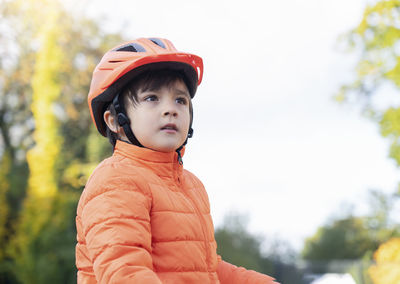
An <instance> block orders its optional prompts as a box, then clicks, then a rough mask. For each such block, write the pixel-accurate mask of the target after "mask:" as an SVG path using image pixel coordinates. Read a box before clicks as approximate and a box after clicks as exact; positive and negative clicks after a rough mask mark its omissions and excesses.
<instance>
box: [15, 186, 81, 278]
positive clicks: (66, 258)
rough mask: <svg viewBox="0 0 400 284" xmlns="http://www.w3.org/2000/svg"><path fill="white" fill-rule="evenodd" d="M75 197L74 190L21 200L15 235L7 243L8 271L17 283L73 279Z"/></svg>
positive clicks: (77, 196)
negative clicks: (23, 208)
mask: <svg viewBox="0 0 400 284" xmlns="http://www.w3.org/2000/svg"><path fill="white" fill-rule="evenodd" d="M78 198H79V195H78V194H77V193H72V192H64V193H57V194H56V196H55V197H51V198H47V199H44V198H34V197H31V198H28V199H27V200H25V210H24V215H22V219H23V220H21V223H20V224H21V225H20V226H19V228H18V234H17V235H16V236H15V237H14V238H13V239H12V242H11V245H10V246H8V254H9V256H10V257H11V258H10V259H9V261H8V267H7V268H8V270H9V271H8V273H9V274H12V275H14V277H16V278H17V279H18V281H19V282H20V283H32V284H35V283H38V284H39V283H74V282H75V279H76V269H75V250H74V247H75V243H76V241H75V238H76V230H75V212H76V204H77V200H78ZM38 220H40V222H38ZM39 225H40V226H39Z"/></svg>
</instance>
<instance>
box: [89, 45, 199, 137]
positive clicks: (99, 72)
mask: <svg viewBox="0 0 400 284" xmlns="http://www.w3.org/2000/svg"><path fill="white" fill-rule="evenodd" d="M165 68H167V69H173V70H177V71H181V72H182V73H183V74H184V77H185V79H186V80H185V83H186V84H187V87H188V90H189V93H190V96H191V97H192V98H193V97H194V95H195V93H196V89H197V86H198V85H200V83H201V80H202V77H203V60H202V59H201V58H200V57H199V56H196V55H194V54H189V53H184V52H179V51H178V50H176V48H175V47H174V46H173V44H172V43H171V42H170V41H169V40H167V39H161V38H139V39H136V40H132V41H129V42H126V43H123V44H121V45H118V46H116V47H114V48H113V49H111V50H110V51H108V52H107V53H106V54H105V55H104V56H103V58H102V59H101V61H100V63H99V64H98V65H97V66H96V68H95V70H94V71H93V77H92V82H91V84H90V90H89V95H88V104H89V109H90V114H91V116H92V120H93V122H94V124H95V125H96V127H97V130H98V131H99V132H100V133H101V134H102V135H103V136H106V135H107V134H106V129H107V127H106V124H105V122H104V120H103V114H104V111H105V108H106V107H107V106H108V105H109V104H110V103H112V102H113V100H114V98H116V97H117V95H118V94H119V92H120V91H121V90H122V89H123V87H124V86H125V85H126V84H127V83H128V82H129V81H131V80H132V79H133V78H134V77H136V76H138V75H139V74H141V73H143V72H146V71H149V70H150V71H151V70H157V69H165Z"/></svg>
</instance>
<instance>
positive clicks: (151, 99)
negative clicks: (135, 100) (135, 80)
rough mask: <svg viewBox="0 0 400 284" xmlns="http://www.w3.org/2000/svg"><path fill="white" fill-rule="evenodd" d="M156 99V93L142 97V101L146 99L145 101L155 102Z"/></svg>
mask: <svg viewBox="0 0 400 284" xmlns="http://www.w3.org/2000/svg"><path fill="white" fill-rule="evenodd" d="M157 100H158V98H157V96H156V95H150V96H147V97H145V98H144V101H146V102H155V101H157Z"/></svg>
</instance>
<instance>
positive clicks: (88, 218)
mask: <svg viewBox="0 0 400 284" xmlns="http://www.w3.org/2000/svg"><path fill="white" fill-rule="evenodd" d="M202 75H203V63H202V59H201V58H200V57H198V56H195V55H192V54H188V53H182V52H178V51H177V50H176V49H175V47H174V46H173V45H172V43H171V42H170V41H168V40H165V39H159V38H150V39H145V38H141V39H137V40H134V41H131V42H128V43H125V44H122V45H120V46H117V47H116V48H114V49H112V50H111V51H109V52H107V53H106V54H105V55H104V57H103V58H102V60H101V62H100V63H99V64H98V65H97V67H96V69H95V71H94V73H93V78H92V82H91V86H90V91H89V97H88V102H89V109H90V112H91V115H92V119H93V121H94V123H95V125H96V127H97V129H98V130H99V132H100V133H101V134H102V135H103V136H107V137H108V138H109V140H110V142H111V144H112V145H113V149H114V153H113V155H112V156H111V157H110V158H108V159H106V160H104V161H103V162H102V163H100V165H99V166H98V167H97V168H96V170H95V171H94V172H93V174H92V175H91V177H90V178H89V180H88V182H87V184H86V187H85V190H84V191H83V193H82V196H81V198H80V201H79V204H78V209H77V217H76V225H77V241H78V244H77V246H76V265H77V268H78V283H145V284H147V283H175V284H176V283H202V284H204V283H229V284H231V283H275V282H273V279H272V278H271V277H269V276H266V275H263V274H260V273H257V272H254V271H248V270H245V269H244V268H238V267H236V266H234V265H232V264H229V263H226V262H224V261H222V260H221V258H220V257H218V256H217V254H216V243H215V240H214V228H213V224H212V220H211V215H210V207H209V203H208V197H207V193H206V191H205V189H204V187H203V185H202V183H201V182H200V181H199V180H198V179H197V178H196V177H195V176H194V175H193V174H191V173H190V172H188V171H186V170H183V167H182V156H183V153H184V146H185V144H186V143H187V139H188V138H189V137H191V136H192V134H193V130H192V127H191V126H192V120H193V109H192V102H191V99H192V98H193V96H194V95H195V93H196V88H197V86H198V85H199V84H200V82H201V79H202Z"/></svg>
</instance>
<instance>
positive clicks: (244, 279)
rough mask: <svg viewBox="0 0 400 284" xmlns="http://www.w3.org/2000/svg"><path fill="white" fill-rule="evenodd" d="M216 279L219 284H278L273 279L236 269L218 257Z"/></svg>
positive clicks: (240, 268) (250, 271) (251, 271)
mask: <svg viewBox="0 0 400 284" xmlns="http://www.w3.org/2000/svg"><path fill="white" fill-rule="evenodd" d="M217 274H218V279H219V281H220V282H221V284H278V282H275V281H274V278H272V277H269V276H267V275H265V274H261V273H258V272H255V271H253V270H247V269H245V268H243V267H237V266H235V265H233V264H230V263H228V262H225V261H223V260H222V259H221V257H220V256H218V267H217Z"/></svg>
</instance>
